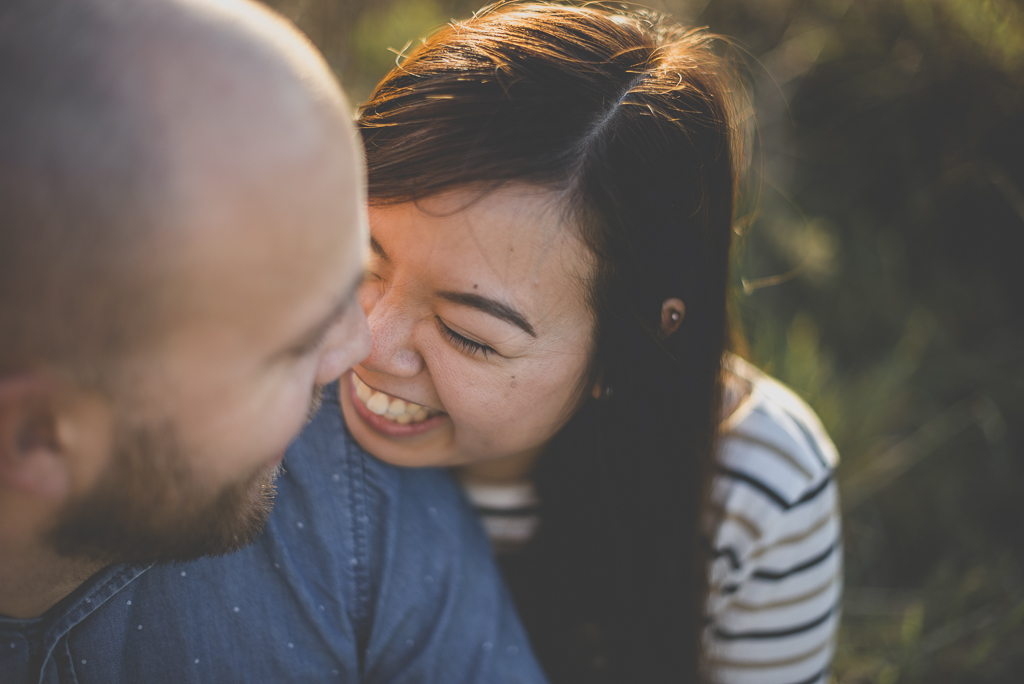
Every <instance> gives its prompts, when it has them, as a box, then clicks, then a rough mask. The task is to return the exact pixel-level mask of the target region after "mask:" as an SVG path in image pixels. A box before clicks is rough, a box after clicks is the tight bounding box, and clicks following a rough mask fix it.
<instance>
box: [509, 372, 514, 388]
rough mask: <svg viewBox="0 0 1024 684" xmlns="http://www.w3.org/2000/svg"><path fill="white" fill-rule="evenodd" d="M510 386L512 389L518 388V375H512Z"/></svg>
mask: <svg viewBox="0 0 1024 684" xmlns="http://www.w3.org/2000/svg"><path fill="white" fill-rule="evenodd" d="M509 386H510V387H511V388H512V389H515V388H516V376H514V375H513V376H512V380H511V381H510V382H509Z"/></svg>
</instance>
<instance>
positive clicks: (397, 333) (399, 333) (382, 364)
mask: <svg viewBox="0 0 1024 684" xmlns="http://www.w3.org/2000/svg"><path fill="white" fill-rule="evenodd" d="M364 307H366V322H367V324H368V325H369V327H370V337H371V340H372V343H371V349H370V355H369V356H367V357H366V359H365V360H363V362H362V363H361V364H360V365H361V366H362V367H363V368H365V369H366V370H368V371H370V372H372V373H386V374H388V375H394V376H398V377H413V376H415V375H417V374H418V373H419V372H420V371H421V370H423V357H422V356H420V354H419V352H418V351H417V350H416V348H415V345H414V342H413V334H412V333H413V325H414V323H415V319H414V317H413V316H412V312H410V311H409V310H408V307H406V306H403V302H402V301H401V291H396V289H395V288H392V289H390V290H389V291H388V292H386V293H384V294H382V295H381V296H380V297H377V298H374V301H372V302H367V301H366V300H364Z"/></svg>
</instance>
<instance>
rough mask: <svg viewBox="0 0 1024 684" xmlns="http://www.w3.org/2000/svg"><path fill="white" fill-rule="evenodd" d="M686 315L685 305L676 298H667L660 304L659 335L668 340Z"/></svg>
mask: <svg viewBox="0 0 1024 684" xmlns="http://www.w3.org/2000/svg"><path fill="white" fill-rule="evenodd" d="M685 314H686V304H684V303H683V300H681V299H677V298H676V297H669V298H668V299H666V300H665V301H663V302H662V303H661V335H662V338H663V339H664V338H668V337H669V336H671V335H672V333H674V332H675V331H676V330H677V329H678V328H679V324H680V323H681V322H682V320H683V316H684V315H685Z"/></svg>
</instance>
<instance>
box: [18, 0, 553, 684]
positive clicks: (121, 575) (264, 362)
mask: <svg viewBox="0 0 1024 684" xmlns="http://www.w3.org/2000/svg"><path fill="white" fill-rule="evenodd" d="M355 140H356V137H355V134H354V131H353V129H352V126H351V123H350V120H349V109H348V106H347V105H346V103H345V101H344V98H343V96H342V94H341V91H340V90H339V89H338V87H337V84H336V83H335V81H334V80H333V78H332V77H331V75H330V74H329V73H328V70H327V69H326V67H325V65H324V63H323V62H322V60H321V59H320V58H319V57H318V56H317V54H316V53H315V51H314V50H312V49H311V48H310V46H309V45H308V44H307V42H306V41H305V40H304V39H303V38H302V37H301V36H300V35H298V34H297V33H296V32H295V31H294V30H293V29H291V28H290V27H288V26H287V25H285V24H284V23H283V22H282V21H281V20H279V19H278V18H277V17H276V16H274V15H272V14H270V13H269V12H267V11H266V10H263V9H260V8H258V7H256V6H255V5H253V4H250V3H248V2H246V1H244V0H223V1H220V2H218V1H214V0H4V2H3V3H2V4H0V684H10V683H15V682H17V683H21V682H33V683H35V682H76V683H79V684H85V683H88V682H98V683H99V682H102V683H103V684H116V683H118V682H125V683H127V682H174V683H179V682H217V683H223V682H289V681H294V682H444V683H445V684H450V683H453V682H503V681H510V682H511V681H515V682H534V681H542V680H543V676H542V675H541V674H540V672H539V670H538V668H537V666H536V663H535V661H534V660H533V657H532V655H531V653H530V651H529V648H528V645H527V643H526V641H525V637H524V635H523V632H522V630H521V628H520V625H519V623H518V620H517V618H516V616H515V613H514V610H513V609H512V607H511V603H510V602H509V599H508V596H507V594H506V593H505V590H504V588H503V586H502V585H501V582H500V580H499V579H498V577H497V574H496V572H495V569H494V566H493V564H492V561H491V558H490V552H489V550H488V548H487V545H486V541H485V540H484V539H483V537H482V535H481V534H480V530H479V529H478V527H477V525H476V521H475V519H474V518H473V515H472V513H471V512H470V511H468V510H467V509H466V508H465V505H464V503H463V502H462V500H461V499H460V498H459V497H458V495H457V494H456V492H455V489H454V488H453V486H452V484H451V482H450V481H449V479H448V478H447V477H446V476H445V475H444V474H443V473H440V472H434V471H414V470H396V469H392V468H389V467H387V466H385V465H383V464H381V463H379V462H377V461H375V460H373V459H372V458H370V457H368V456H367V455H366V454H365V453H364V452H362V451H361V450H359V448H358V447H356V446H354V445H353V443H352V441H351V440H350V438H349V437H348V436H347V434H346V433H345V431H344V427H343V424H342V421H341V417H340V415H339V409H338V403H337V388H336V383H334V382H333V381H334V380H335V379H336V378H337V377H338V376H339V375H340V374H341V373H342V372H343V371H344V370H345V369H346V368H347V367H348V366H350V365H351V364H352V363H354V362H355V361H358V360H359V359H360V358H362V356H364V355H365V354H366V352H367V351H368V348H369V347H368V332H367V328H366V323H365V320H364V318H363V313H362V311H361V310H360V307H359V306H358V304H357V303H356V302H355V300H354V294H355V289H356V286H357V284H358V282H359V280H360V278H361V274H362V261H363V257H364V253H365V249H366V242H367V230H366V219H365V212H364V183H363V171H362V167H361V161H360V153H359V150H358V147H357V143H356V142H355ZM321 402H322V407H320V405H321ZM318 407H320V408H319V410H318ZM307 421H311V422H309V423H308V425H307V426H306V427H305V429H304V430H303V432H302V434H301V435H300V436H299V438H298V439H297V440H295V441H294V442H292V444H291V446H290V447H288V445H289V442H291V441H292V440H293V438H294V437H295V435H296V433H297V432H299V430H300V429H302V427H303V424H304V423H306V422H307ZM286 447H287V453H286V451H285V450H286ZM282 459H283V466H282Z"/></svg>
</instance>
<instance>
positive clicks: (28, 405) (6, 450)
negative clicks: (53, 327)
mask: <svg viewBox="0 0 1024 684" xmlns="http://www.w3.org/2000/svg"><path fill="white" fill-rule="evenodd" d="M56 394H57V393H56V388H55V387H54V386H53V385H52V384H50V383H48V382H46V381H45V380H41V379H39V378H36V377H32V376H21V377H14V378H0V489H13V490H16V491H18V492H20V493H21V494H22V495H26V496H28V497H30V498H42V499H59V498H63V497H64V496H66V495H67V493H68V490H69V489H70V486H71V468H70V464H69V463H68V459H67V454H66V453H65V449H64V445H63V444H62V443H61V442H62V440H61V437H60V430H59V428H58V424H59V420H60V419H59V416H58V414H57V411H56V406H57V404H58V402H57V396H56Z"/></svg>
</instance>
